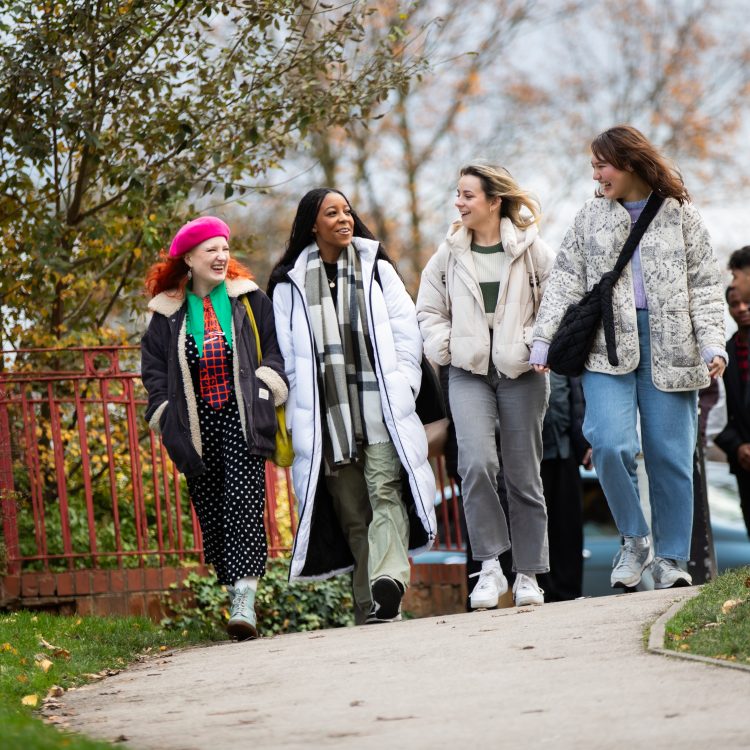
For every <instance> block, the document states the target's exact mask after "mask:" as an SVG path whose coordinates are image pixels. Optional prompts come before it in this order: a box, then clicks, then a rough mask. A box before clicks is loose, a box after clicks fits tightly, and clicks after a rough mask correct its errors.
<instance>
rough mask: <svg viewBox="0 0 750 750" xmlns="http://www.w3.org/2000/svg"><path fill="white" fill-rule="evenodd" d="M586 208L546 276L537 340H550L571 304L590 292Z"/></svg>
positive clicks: (537, 319) (536, 333)
mask: <svg viewBox="0 0 750 750" xmlns="http://www.w3.org/2000/svg"><path fill="white" fill-rule="evenodd" d="M584 211H585V208H584V209H581V211H579V212H578V214H577V215H576V218H575V221H574V222H573V226H571V227H570V229H568V231H567V233H566V234H565V238H564V239H563V242H562V246H561V247H560V252H559V253H558V254H557V257H556V258H555V261H554V264H553V265H552V269H551V271H550V273H549V276H548V278H547V279H546V284H545V288H544V295H543V297H542V305H541V307H540V308H539V314H538V315H537V318H536V324H535V325H534V333H533V339H534V340H535V341H536V340H540V341H544V342H546V343H549V342H550V341H552V337H553V336H554V335H555V333H556V332H557V328H558V326H559V325H560V320H561V319H562V316H563V315H564V313H565V311H566V310H567V309H568V306H569V305H571V304H573V303H575V302H578V301H580V299H581V297H583V295H584V294H585V292H586V257H585V254H584V247H583V241H582V240H583V226H584Z"/></svg>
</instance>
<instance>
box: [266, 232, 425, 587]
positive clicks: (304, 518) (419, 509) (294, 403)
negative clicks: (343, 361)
mask: <svg viewBox="0 0 750 750" xmlns="http://www.w3.org/2000/svg"><path fill="white" fill-rule="evenodd" d="M353 244H354V246H355V248H356V249H357V252H358V253H359V256H360V260H361V264H362V277H363V278H362V280H363V284H364V291H365V300H366V306H367V323H368V328H369V332H370V338H371V340H372V347H373V354H374V358H375V361H374V362H373V367H374V370H375V374H376V376H377V380H378V385H379V387H380V396H381V403H382V406H383V415H384V418H385V424H386V427H387V428H388V432H389V433H390V436H391V440H392V441H393V444H394V446H395V447H396V450H397V452H398V455H399V458H400V459H401V463H402V465H403V467H404V469H405V472H406V476H407V477H408V482H405V483H404V502H405V503H406V507H407V514H408V517H409V526H410V532H409V550H410V551H411V552H413V553H417V552H421V551H424V550H426V549H429V548H430V547H431V546H432V543H433V541H434V539H435V533H436V522H435V509H434V504H435V476H434V474H433V472H432V468H431V467H430V464H429V462H428V460H427V439H426V436H425V431H424V427H423V426H422V423H421V422H420V420H419V417H418V416H417V414H416V411H415V406H414V399H415V396H416V394H417V393H418V391H419V386H420V383H421V367H420V362H421V358H422V337H421V335H420V332H419V326H418V324H417V316H416V311H415V308H414V303H413V302H412V300H411V298H410V297H409V294H408V292H407V291H406V289H405V288H404V285H403V283H402V281H401V279H400V278H399V277H398V274H397V273H396V271H395V269H394V268H393V266H392V265H391V264H390V263H388V262H387V261H384V260H378V261H377V263H378V275H379V277H380V283H378V282H377V281H375V279H374V276H375V263H376V253H377V250H378V243H377V242H375V241H373V240H367V239H363V238H360V237H355V238H354V239H353ZM306 268H307V253H306V252H304V251H303V252H302V253H301V254H300V256H299V257H298V259H297V261H296V262H295V264H294V266H293V267H292V268H291V269H290V270H289V271H288V273H287V280H286V281H281V282H279V283H278V285H277V286H276V287H275V289H274V291H273V307H274V316H275V319H276V334H277V338H278V341H279V347H280V349H281V353H282V355H283V356H284V363H285V370H286V374H287V377H288V379H289V398H288V400H287V403H286V419H287V426H288V428H289V429H290V431H291V433H292V444H293V446H294V464H293V465H292V482H293V484H294V492H295V494H296V496H297V501H298V503H299V527H298V531H297V535H296V537H295V540H294V549H293V552H292V563H291V567H290V574H289V577H290V580H294V579H309V578H327V577H329V576H332V575H336V574H338V573H343V572H346V571H348V570H351V569H352V567H353V558H352V556H351V552H350V551H349V547H348V545H347V543H346V540H345V539H344V536H343V533H342V532H341V528H340V525H339V523H338V520H337V519H336V517H335V514H334V512H333V507H332V504H331V498H330V495H329V494H328V491H327V488H326V483H325V481H323V475H322V471H321V467H322V455H323V424H322V415H321V397H320V391H319V373H318V368H317V363H316V353H315V343H314V339H313V331H312V327H311V324H310V317H309V311H308V307H307V299H306V297H305V272H306Z"/></svg>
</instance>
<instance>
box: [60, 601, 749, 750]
mask: <svg viewBox="0 0 750 750" xmlns="http://www.w3.org/2000/svg"><path fill="white" fill-rule="evenodd" d="M688 592H689V590H687V589H682V590H680V591H651V592H644V593H634V594H625V595H620V596H608V597H601V598H596V599H586V600H579V601H575V602H564V603H560V604H548V605H545V606H543V607H539V608H528V609H504V610H495V611H486V612H474V613H471V614H465V615H464V614H462V615H452V616H447V617H435V618H426V619H421V620H411V621H405V622H401V623H395V624H392V625H380V626H367V627H361V628H343V629H337V630H327V631H318V632H314V633H295V634H293V635H286V636H277V637H275V638H263V639H261V640H259V641H254V642H246V643H225V644H218V645H215V646H210V647H207V648H196V649H190V650H185V651H179V652H175V653H173V654H172V655H170V656H166V657H164V658H162V659H156V660H152V661H147V662H143V663H141V664H139V665H137V666H135V667H134V668H132V669H129V670H127V671H125V672H122V673H120V674H118V675H116V676H114V677H112V678H108V679H106V680H104V681H102V682H99V683H96V684H94V685H90V686H87V687H84V688H81V689H79V690H75V691H71V692H69V693H67V694H66V695H65V697H64V699H63V706H64V710H65V711H67V712H70V714H71V715H70V716H69V717H68V718H69V720H70V728H71V729H73V730H76V731H80V732H84V733H86V734H89V735H92V736H96V737H101V738H105V739H110V740H115V739H119V741H120V742H121V743H124V744H125V746H126V747H132V748H137V749H141V750H148V749H153V750H188V749H193V748H195V749H200V750H203V749H204V748H205V749H208V750H224V749H225V748H226V749H229V748H232V750H250V749H258V750H265V748H290V749H291V748H305V750H310V749H313V750H314V749H316V748H342V749H347V750H348V749H349V748H355V749H356V748H378V749H379V750H383V749H384V748H399V749H400V748H409V749H411V748H431V749H432V748H457V749H459V750H464V749H466V750H474V748H473V747H472V745H475V746H476V748H477V750H485V749H488V750H489V749H490V748H501V747H502V748H504V747H508V748H537V747H538V748H547V747H548V748H555V750H558V749H559V748H577V749H578V748H583V749H586V748H596V749H597V750H600V749H602V750H606V749H607V748H616V750H627V749H629V748H646V747H648V748H678V749H679V750H688V749H689V748H696V749H697V748H700V749H701V750H714V749H717V750H718V749H720V750H729V749H730V748H747V747H750V672H743V671H739V670H733V669H726V668H722V667H716V666H712V665H707V664H702V663H697V662H688V661H684V660H681V659H675V658H670V657H665V656H659V655H656V654H651V653H648V652H647V651H646V650H645V647H644V638H643V635H644V627H645V626H646V625H650V624H651V623H652V622H653V621H654V620H655V619H656V618H657V617H658V616H659V615H660V614H662V613H663V612H665V611H666V610H667V609H668V608H669V607H670V606H671V605H672V604H673V603H674V602H675V601H677V600H679V599H680V598H681V597H684V596H686V595H687V594H688ZM58 713H59V711H58ZM467 743H469V744H468V745H467ZM118 746H120V745H118Z"/></svg>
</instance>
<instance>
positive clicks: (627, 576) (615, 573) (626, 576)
mask: <svg viewBox="0 0 750 750" xmlns="http://www.w3.org/2000/svg"><path fill="white" fill-rule="evenodd" d="M653 559H654V551H653V549H652V548H651V543H650V542H649V540H648V537H647V536H645V537H638V536H626V537H625V539H624V540H623V545H622V547H620V551H619V552H618V553H617V555H615V559H614V560H613V561H612V562H613V563H616V564H615V567H614V569H613V570H612V575H611V577H610V579H609V582H610V585H611V586H612V588H615V587H618V586H619V587H620V588H633V586H637V585H638V584H639V583H640V582H641V575H642V574H643V571H644V570H646V568H647V567H648V566H649V564H650V563H651V561H652V560H653Z"/></svg>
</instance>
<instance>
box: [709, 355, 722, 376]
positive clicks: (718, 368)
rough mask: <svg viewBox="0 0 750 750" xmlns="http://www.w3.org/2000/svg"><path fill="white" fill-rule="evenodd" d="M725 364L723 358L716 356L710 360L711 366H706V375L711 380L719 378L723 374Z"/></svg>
mask: <svg viewBox="0 0 750 750" xmlns="http://www.w3.org/2000/svg"><path fill="white" fill-rule="evenodd" d="M726 366H727V363H726V362H725V361H724V357H719V356H716V357H714V358H713V359H712V360H711V364H710V365H709V366H708V374H709V375H710V376H711V377H712V378H720V377H721V376H722V375H723V374H724V370H725V369H726Z"/></svg>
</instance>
